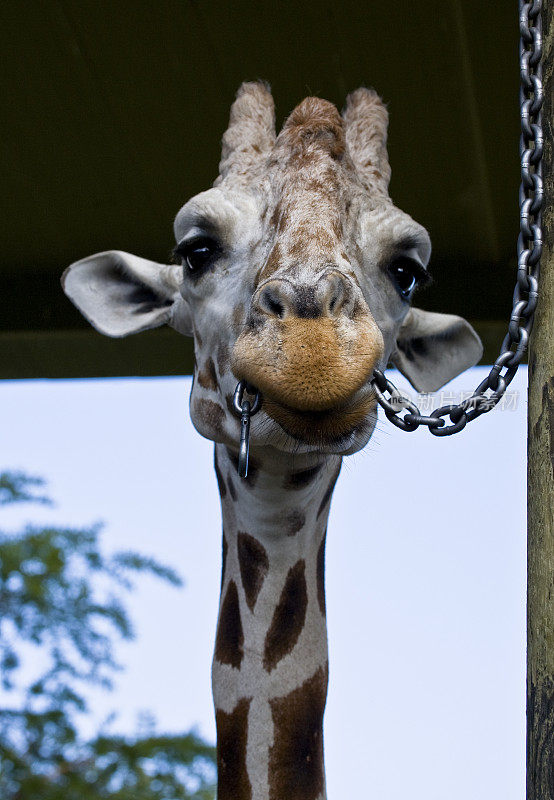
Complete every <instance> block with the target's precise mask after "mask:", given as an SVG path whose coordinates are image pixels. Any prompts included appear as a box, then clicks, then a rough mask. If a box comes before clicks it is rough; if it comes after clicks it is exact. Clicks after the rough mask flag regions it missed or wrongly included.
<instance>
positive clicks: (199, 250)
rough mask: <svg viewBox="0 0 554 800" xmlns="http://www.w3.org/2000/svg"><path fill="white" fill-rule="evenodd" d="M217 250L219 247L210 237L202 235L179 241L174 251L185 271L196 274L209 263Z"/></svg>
mask: <svg viewBox="0 0 554 800" xmlns="http://www.w3.org/2000/svg"><path fill="white" fill-rule="evenodd" d="M218 251H219V248H218V246H217V244H216V243H215V242H214V241H213V240H212V239H208V238H206V237H204V236H202V237H196V238H194V239H191V240H189V241H185V242H180V244H178V245H177V247H176V248H175V251H174V252H175V254H176V255H177V256H178V258H179V259H180V260H181V263H182V264H183V266H184V267H185V268H186V271H187V272H189V273H194V274H195V275H197V274H199V273H200V272H202V271H203V270H204V269H205V268H206V267H208V266H209V265H210V263H211V262H212V261H213V259H214V258H215V256H216V255H217V253H218Z"/></svg>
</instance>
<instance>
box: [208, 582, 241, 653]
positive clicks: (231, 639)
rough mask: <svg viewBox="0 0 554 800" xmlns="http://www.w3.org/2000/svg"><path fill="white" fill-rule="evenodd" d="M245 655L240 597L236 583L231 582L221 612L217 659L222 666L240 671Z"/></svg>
mask: <svg viewBox="0 0 554 800" xmlns="http://www.w3.org/2000/svg"><path fill="white" fill-rule="evenodd" d="M243 655H244V633H243V630H242V622H241V618H240V606H239V595H238V591H237V586H236V584H235V582H234V581H229V586H228V587H227V592H226V594H225V598H224V600H223V602H222V604H221V608H220V611H219V621H218V624H217V635H216V640H215V657H216V659H217V661H219V662H220V663H221V664H230V665H231V666H232V667H235V668H236V669H239V667H240V665H241V664H242V657H243Z"/></svg>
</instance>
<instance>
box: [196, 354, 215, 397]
mask: <svg viewBox="0 0 554 800" xmlns="http://www.w3.org/2000/svg"><path fill="white" fill-rule="evenodd" d="M197 377H198V383H199V384H200V386H201V387H202V388H203V389H210V391H212V392H215V391H217V374H216V371H215V364H214V362H213V358H212V357H211V356H210V358H208V360H207V361H206V363H205V364H204V367H203V369H201V370H200V372H199V373H198V376H197Z"/></svg>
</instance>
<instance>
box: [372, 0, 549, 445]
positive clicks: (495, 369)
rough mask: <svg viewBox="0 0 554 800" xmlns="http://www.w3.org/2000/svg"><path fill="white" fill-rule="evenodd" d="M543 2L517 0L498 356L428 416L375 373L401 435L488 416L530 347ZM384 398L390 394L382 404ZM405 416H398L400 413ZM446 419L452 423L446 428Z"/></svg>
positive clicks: (538, 221) (453, 429)
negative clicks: (515, 92) (513, 254)
mask: <svg viewBox="0 0 554 800" xmlns="http://www.w3.org/2000/svg"><path fill="white" fill-rule="evenodd" d="M541 6H542V0H533V1H532V2H524V0H519V34H520V40H519V66H520V90H519V103H520V113H521V137H520V140H519V153H520V160H521V185H520V189H519V207H520V214H519V221H520V233H519V237H518V241H517V254H518V259H517V283H516V286H515V289H514V297H513V308H512V315H511V317H510V323H509V325H508V333H507V334H506V336H505V337H504V341H503V342H502V346H501V348H500V355H499V356H498V358H497V359H496V361H495V362H494V364H493V366H492V369H491V371H490V372H489V374H488V375H487V377H486V378H485V380H484V381H482V382H481V383H480V384H479V386H478V387H477V388H476V389H475V391H474V392H473V394H472V395H471V397H469V398H468V399H467V400H464V401H463V402H462V403H459V404H458V405H448V406H442V407H441V408H437V409H436V410H435V411H432V412H431V414H430V415H429V416H427V417H426V416H423V415H422V414H420V412H419V409H418V408H417V406H415V405H414V404H413V403H412V402H411V401H410V400H408V398H407V397H404V396H403V395H402V394H401V393H400V392H399V391H398V389H397V388H396V386H395V385H394V384H393V383H391V381H389V380H388V379H387V378H386V377H385V375H384V374H383V373H382V372H381V371H379V370H375V371H374V373H373V388H374V390H375V393H376V395H377V402H378V403H379V405H380V406H381V407H382V408H383V409H384V411H385V415H386V416H387V418H388V419H390V421H391V422H392V423H393V424H394V425H396V426H397V427H398V428H401V429H402V430H404V431H408V432H412V431H415V430H417V428H419V426H420V425H424V426H426V427H427V428H428V429H429V431H430V433H432V434H433V436H450V435H452V434H453V433H458V431H461V430H462V429H463V428H465V426H466V424H467V423H468V422H471V421H472V420H474V419H476V418H477V417H479V416H481V414H485V413H486V412H487V411H491V410H492V409H493V408H494V407H495V406H496V404H497V403H498V402H499V400H500V399H501V398H502V396H503V395H504V392H505V391H506V389H507V387H508V386H509V385H510V382H511V381H512V379H513V377H514V375H515V374H516V372H517V368H518V367H519V365H520V363H521V361H522V360H523V357H524V356H525V352H526V350H527V345H528V343H529V334H530V333H531V328H532V326H533V315H534V312H535V307H536V305H537V298H538V285H539V265H540V259H541V253H542V216H541V213H542V204H543V182H542V151H543V143H544V140H543V132H542V111H541V110H542V104H543V87H542V63H541V58H542V23H541ZM385 393H388V394H389V395H390V398H389V399H387V397H386V396H385ZM404 411H407V413H405V414H404V415H403V416H400V414H401V413H402V412H404ZM445 417H448V418H449V420H450V423H451V424H447V422H446V419H445Z"/></svg>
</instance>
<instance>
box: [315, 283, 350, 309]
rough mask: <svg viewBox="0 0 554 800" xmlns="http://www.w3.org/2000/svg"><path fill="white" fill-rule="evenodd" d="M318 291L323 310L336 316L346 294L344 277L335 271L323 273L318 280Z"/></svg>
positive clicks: (341, 307)
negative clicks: (333, 272) (321, 277)
mask: <svg viewBox="0 0 554 800" xmlns="http://www.w3.org/2000/svg"><path fill="white" fill-rule="evenodd" d="M319 292H320V296H321V303H322V306H323V309H324V311H325V312H326V313H327V314H329V315H330V316H332V317H334V316H337V315H338V314H339V313H340V312H341V311H342V309H343V306H344V305H345V301H346V297H347V294H348V292H347V288H346V283H345V280H344V278H343V277H342V276H341V275H339V274H337V273H335V274H327V275H325V276H324V277H323V279H321V280H320V282H319Z"/></svg>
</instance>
